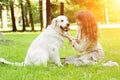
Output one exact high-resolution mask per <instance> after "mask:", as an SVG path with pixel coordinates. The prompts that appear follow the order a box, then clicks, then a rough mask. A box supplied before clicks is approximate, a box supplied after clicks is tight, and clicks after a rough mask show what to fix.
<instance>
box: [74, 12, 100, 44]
mask: <svg viewBox="0 0 120 80" xmlns="http://www.w3.org/2000/svg"><path fill="white" fill-rule="evenodd" d="M76 19H77V20H79V21H80V22H81V25H82V27H81V33H80V34H81V36H80V37H82V36H83V35H85V36H87V37H88V39H89V40H90V41H91V42H97V38H98V26H97V22H96V18H95V16H94V15H93V13H92V12H91V11H90V10H80V11H78V12H77V15H76Z"/></svg>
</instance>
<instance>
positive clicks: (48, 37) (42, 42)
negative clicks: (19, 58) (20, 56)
mask: <svg viewBox="0 0 120 80" xmlns="http://www.w3.org/2000/svg"><path fill="white" fill-rule="evenodd" d="M68 30H69V21H68V18H67V17H66V16H58V17H56V18H54V19H53V20H52V22H51V24H50V25H49V26H48V27H47V29H46V30H45V31H44V32H42V33H41V34H40V35H39V36H38V37H37V38H36V39H35V40H34V41H33V42H32V44H31V45H30V47H29V49H28V52H27V55H26V57H25V60H24V61H23V62H22V63H18V62H15V63H13V62H9V61H7V60H5V59H4V58H0V62H3V63H5V64H11V65H16V66H31V65H37V66H39V65H44V66H47V62H48V60H50V62H54V63H55V64H57V65H58V66H62V64H61V61H60V57H59V48H60V47H61V46H62V45H63V43H64V36H63V35H64V32H67V31H68Z"/></svg>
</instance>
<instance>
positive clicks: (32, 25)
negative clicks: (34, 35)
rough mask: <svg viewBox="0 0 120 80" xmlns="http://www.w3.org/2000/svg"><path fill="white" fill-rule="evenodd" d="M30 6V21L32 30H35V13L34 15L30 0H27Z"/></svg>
mask: <svg viewBox="0 0 120 80" xmlns="http://www.w3.org/2000/svg"><path fill="white" fill-rule="evenodd" d="M26 2H27V5H28V8H29V17H30V23H31V28H32V29H31V31H34V23H33V15H32V10H31V4H30V0H26Z"/></svg>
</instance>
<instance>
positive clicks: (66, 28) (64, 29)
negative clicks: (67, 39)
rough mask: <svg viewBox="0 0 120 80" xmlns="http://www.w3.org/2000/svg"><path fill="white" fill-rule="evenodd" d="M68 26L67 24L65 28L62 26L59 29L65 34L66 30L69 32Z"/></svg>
mask: <svg viewBox="0 0 120 80" xmlns="http://www.w3.org/2000/svg"><path fill="white" fill-rule="evenodd" d="M69 26H70V25H69V24H67V26H66V27H62V26H60V28H61V29H62V30H63V31H65V32H67V31H68V30H70V28H69Z"/></svg>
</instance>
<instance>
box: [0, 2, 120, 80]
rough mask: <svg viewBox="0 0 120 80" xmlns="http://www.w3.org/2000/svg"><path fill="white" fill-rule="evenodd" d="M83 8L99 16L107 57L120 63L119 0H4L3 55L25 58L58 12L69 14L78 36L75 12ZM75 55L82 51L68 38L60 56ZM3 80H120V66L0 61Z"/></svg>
mask: <svg viewBox="0 0 120 80" xmlns="http://www.w3.org/2000/svg"><path fill="white" fill-rule="evenodd" d="M83 9H89V10H91V11H92V12H93V13H94V15H95V17H96V19H97V22H98V27H99V28H100V29H99V41H100V43H101V45H102V47H103V49H104V53H105V58H104V61H105V62H106V61H110V60H111V61H115V62H117V63H118V64H120V25H119V24H120V1H119V0H0V57H3V58H5V59H7V60H9V61H11V62H22V61H23V60H24V58H25V56H26V53H27V50H28V48H29V46H30V44H31V42H32V41H33V40H34V39H35V38H36V37H37V36H38V35H39V34H40V33H41V32H42V31H44V29H45V28H46V26H47V25H48V24H50V21H51V20H52V19H53V18H54V17H56V16H58V15H66V16H67V17H68V18H69V21H70V23H71V26H70V27H71V30H70V31H69V33H70V34H71V35H72V36H75V35H76V30H74V29H76V27H77V26H76V24H75V13H76V12H77V11H78V10H83ZM1 39H2V40H1ZM46 41H47V40H46ZM71 55H81V53H79V52H77V51H76V50H75V49H74V48H73V47H71V46H70V45H69V41H68V40H67V39H65V43H64V45H63V47H62V48H61V49H60V57H61V58H64V57H68V56H71ZM0 80H120V67H119V66H118V67H103V66H101V64H96V65H89V66H78V67H76V66H73V65H68V66H64V67H58V66H53V65H50V64H48V67H42V66H30V67H17V66H11V65H5V64H2V63H0Z"/></svg>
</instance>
